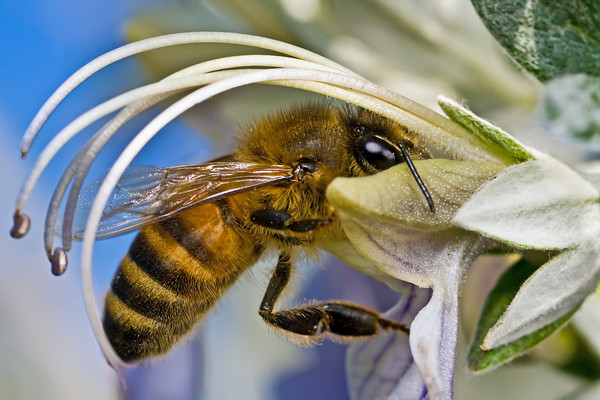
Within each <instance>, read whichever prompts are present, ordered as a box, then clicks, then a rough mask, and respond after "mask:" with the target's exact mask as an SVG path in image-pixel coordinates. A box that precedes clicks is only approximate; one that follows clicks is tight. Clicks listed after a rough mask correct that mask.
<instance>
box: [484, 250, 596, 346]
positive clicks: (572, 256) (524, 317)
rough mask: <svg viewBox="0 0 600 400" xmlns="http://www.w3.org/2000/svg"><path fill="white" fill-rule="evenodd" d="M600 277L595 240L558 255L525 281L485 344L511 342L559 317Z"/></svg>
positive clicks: (579, 301) (580, 299) (585, 295)
mask: <svg viewBox="0 0 600 400" xmlns="http://www.w3.org/2000/svg"><path fill="white" fill-rule="evenodd" d="M598 280H600V254H599V249H598V246H597V245H596V244H595V242H594V243H584V244H582V245H581V246H580V247H577V248H575V249H572V250H569V251H565V252H563V253H561V254H559V255H557V256H556V257H554V258H553V259H551V260H550V261H549V262H547V263H546V264H544V265H543V266H542V267H541V268H540V269H538V270H537V271H536V272H535V273H534V274H533V275H531V277H530V278H529V279H527V281H525V283H524V284H523V286H522V287H521V289H519V292H518V293H517V295H516V296H515V298H514V300H513V301H512V302H511V304H510V305H509V306H508V308H507V309H506V312H505V313H504V315H503V316H502V317H501V318H500V319H499V320H498V322H497V323H496V324H495V325H494V326H493V327H492V328H491V329H490V330H489V332H488V334H487V336H486V338H485V339H484V342H483V346H484V347H485V348H486V349H491V348H495V347H498V346H501V345H503V344H507V343H510V342H512V341H514V340H516V339H518V338H520V337H522V336H524V335H527V334H530V333H533V332H535V331H537V330H539V329H541V328H543V327H545V326H546V325H549V324H550V323H552V322H554V321H556V320H557V319H559V318H560V317H562V316H563V315H565V314H567V313H568V312H569V311H572V310H573V309H574V308H575V307H577V306H578V305H579V304H581V303H582V302H583V300H585V298H586V297H587V296H588V295H589V294H590V293H592V292H593V291H594V289H595V288H596V286H597V285H598Z"/></svg>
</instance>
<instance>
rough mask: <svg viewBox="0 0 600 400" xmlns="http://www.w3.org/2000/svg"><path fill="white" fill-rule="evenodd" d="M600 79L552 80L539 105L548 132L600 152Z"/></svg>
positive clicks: (584, 76)
mask: <svg viewBox="0 0 600 400" xmlns="http://www.w3.org/2000/svg"><path fill="white" fill-rule="evenodd" d="M598 110H600V78H599V77H590V76H586V75H582V74H578V75H569V76H565V77H562V78H557V79H554V80H552V81H551V82H550V83H549V84H548V86H547V87H546V89H545V91H544V95H543V97H542V100H541V101H540V112H541V119H542V123H543V124H544V126H545V128H546V130H547V131H549V132H551V133H553V134H556V135H559V136H568V137H574V138H577V139H580V140H584V141H587V142H590V143H591V144H593V145H595V147H596V148H600V113H599V112H598Z"/></svg>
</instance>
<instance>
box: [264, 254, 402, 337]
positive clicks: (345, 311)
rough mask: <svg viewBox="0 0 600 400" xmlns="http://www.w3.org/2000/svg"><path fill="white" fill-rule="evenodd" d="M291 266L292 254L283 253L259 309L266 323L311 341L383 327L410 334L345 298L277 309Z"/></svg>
mask: <svg viewBox="0 0 600 400" xmlns="http://www.w3.org/2000/svg"><path fill="white" fill-rule="evenodd" d="M291 269H292V265H291V263H290V260H289V256H288V255H287V254H281V255H280V256H279V262H278V263H277V267H276V268H275V271H274V273H273V276H272V277H271V281H270V282H269V286H268V288H267V291H266V293H265V296H264V297H263V300H262V302H261V304H260V308H259V310H258V313H259V314H260V316H261V317H262V318H263V319H264V320H265V322H266V323H267V324H269V325H271V326H273V327H275V328H279V329H282V330H284V331H286V332H288V333H293V334H296V335H300V337H297V338H298V339H307V340H308V341H311V340H313V339H317V340H318V339H320V338H322V337H323V336H331V335H333V336H334V337H335V338H337V339H346V340H349V339H354V338H360V337H366V336H373V335H376V334H377V333H378V332H379V330H380V329H382V328H383V329H393V330H400V331H403V332H405V333H407V334H408V333H409V329H408V328H407V327H406V326H405V325H403V324H398V323H396V322H394V321H391V320H388V319H385V318H382V317H381V316H380V314H379V313H378V312H376V311H373V310H370V309H368V308H365V307H362V306H359V305H356V304H352V303H347V302H343V301H329V302H319V303H314V304H307V305H301V306H298V307H294V308H290V309H286V310H279V311H274V306H275V302H276V301H277V299H278V297H279V296H280V295H281V292H282V291H283V289H284V288H285V286H286V285H287V283H288V282H289V279H290V275H291ZM305 341H306V340H305Z"/></svg>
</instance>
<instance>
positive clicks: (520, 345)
mask: <svg viewBox="0 0 600 400" xmlns="http://www.w3.org/2000/svg"><path fill="white" fill-rule="evenodd" d="M539 267H540V266H539V265H537V264H533V263H531V262H529V261H527V260H526V259H524V258H521V259H520V260H519V261H517V262H516V263H515V264H513V265H512V266H511V267H510V268H509V269H508V270H507V271H505V272H504V274H502V276H501V277H500V279H498V282H497V283H496V286H495V287H494V289H493V290H492V291H491V292H490V294H489V295H488V297H487V299H486V301H485V304H484V306H483V310H482V312H481V316H480V317H479V322H478V324H477V329H476V331H475V335H474V338H473V342H472V344H471V347H470V349H469V355H468V366H469V369H470V370H471V371H472V372H482V371H485V370H486V369H489V368H493V367H496V366H498V365H500V364H503V363H505V362H507V361H509V360H511V359H513V358H515V357H517V356H519V355H521V354H523V353H524V352H526V351H527V350H529V349H531V348H532V347H534V346H536V345H537V344H538V343H540V342H541V341H542V340H544V339H545V338H547V337H548V336H550V335H551V334H552V333H554V332H555V331H556V330H557V329H558V328H560V327H561V326H562V325H563V324H564V323H565V322H567V321H568V320H569V319H570V318H571V316H572V315H573V314H574V313H575V311H577V309H578V308H579V305H578V306H577V307H575V308H574V309H573V310H571V311H570V312H568V313H567V314H566V315H564V316H563V317H561V318H560V319H558V320H556V321H555V322H553V323H551V324H550V325H546V326H545V327H543V328H542V329H540V330H538V331H536V332H534V333H531V334H529V335H526V336H523V337H521V338H520V339H517V340H515V341H514V342H511V343H509V344H506V345H503V346H499V347H497V348H494V349H490V350H483V349H482V348H481V346H482V344H483V340H484V338H485V337H486V335H487V333H488V331H489V329H490V328H491V327H493V326H494V325H495V324H496V322H497V321H498V320H499V319H500V317H501V316H502V315H503V314H504V312H505V311H506V308H507V307H508V305H509V304H510V303H511V302H512V300H513V299H514V297H515V295H516V294H517V292H518V291H519V288H520V287H521V285H522V284H523V283H524V282H525V281H526V280H527V278H529V277H530V276H531V275H532V274H533V273H534V272H535V271H536V270H537V269H538V268H539Z"/></svg>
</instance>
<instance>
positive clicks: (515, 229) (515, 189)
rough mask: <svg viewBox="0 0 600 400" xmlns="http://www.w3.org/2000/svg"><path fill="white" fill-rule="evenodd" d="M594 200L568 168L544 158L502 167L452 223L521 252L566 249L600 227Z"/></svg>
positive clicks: (593, 193)
mask: <svg viewBox="0 0 600 400" xmlns="http://www.w3.org/2000/svg"><path fill="white" fill-rule="evenodd" d="M598 196H599V195H598V191H597V190H596V189H595V188H594V187H593V186H592V185H591V184H590V183H588V182H586V181H585V180H583V179H582V178H581V177H580V176H579V175H577V173H575V172H574V171H573V170H572V169H570V168H568V167H567V166H566V165H564V164H562V163H561V162H559V161H557V160H555V159H553V158H551V157H549V156H545V155H544V156H541V157H540V158H539V159H537V160H532V161H527V162H524V163H521V164H517V165H513V166H511V167H508V168H506V169H505V170H504V171H502V172H501V173H500V174H499V175H498V177H497V178H496V179H494V180H493V181H490V182H489V183H487V184H485V185H483V186H482V187H481V189H480V190H479V191H478V192H477V193H475V194H474V195H473V197H471V198H470V199H469V201H467V202H466V203H465V204H464V205H463V206H462V207H461V208H460V210H459V211H458V212H457V214H456V216H455V217H454V219H453V220H452V222H453V223H454V224H456V225H457V226H460V227H462V228H465V229H468V230H472V231H475V232H478V233H480V234H482V235H483V236H486V237H491V238H494V239H497V240H499V241H502V242H505V243H509V244H511V245H513V246H517V247H520V248H534V249H565V248H569V247H572V246H574V245H575V244H577V243H580V242H581V241H582V238H584V237H593V236H594V235H595V232H597V231H598V230H599V229H600V222H598V221H600V219H598V207H597V204H595V203H593V202H594V201H595V200H596V199H597V198H598Z"/></svg>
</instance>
